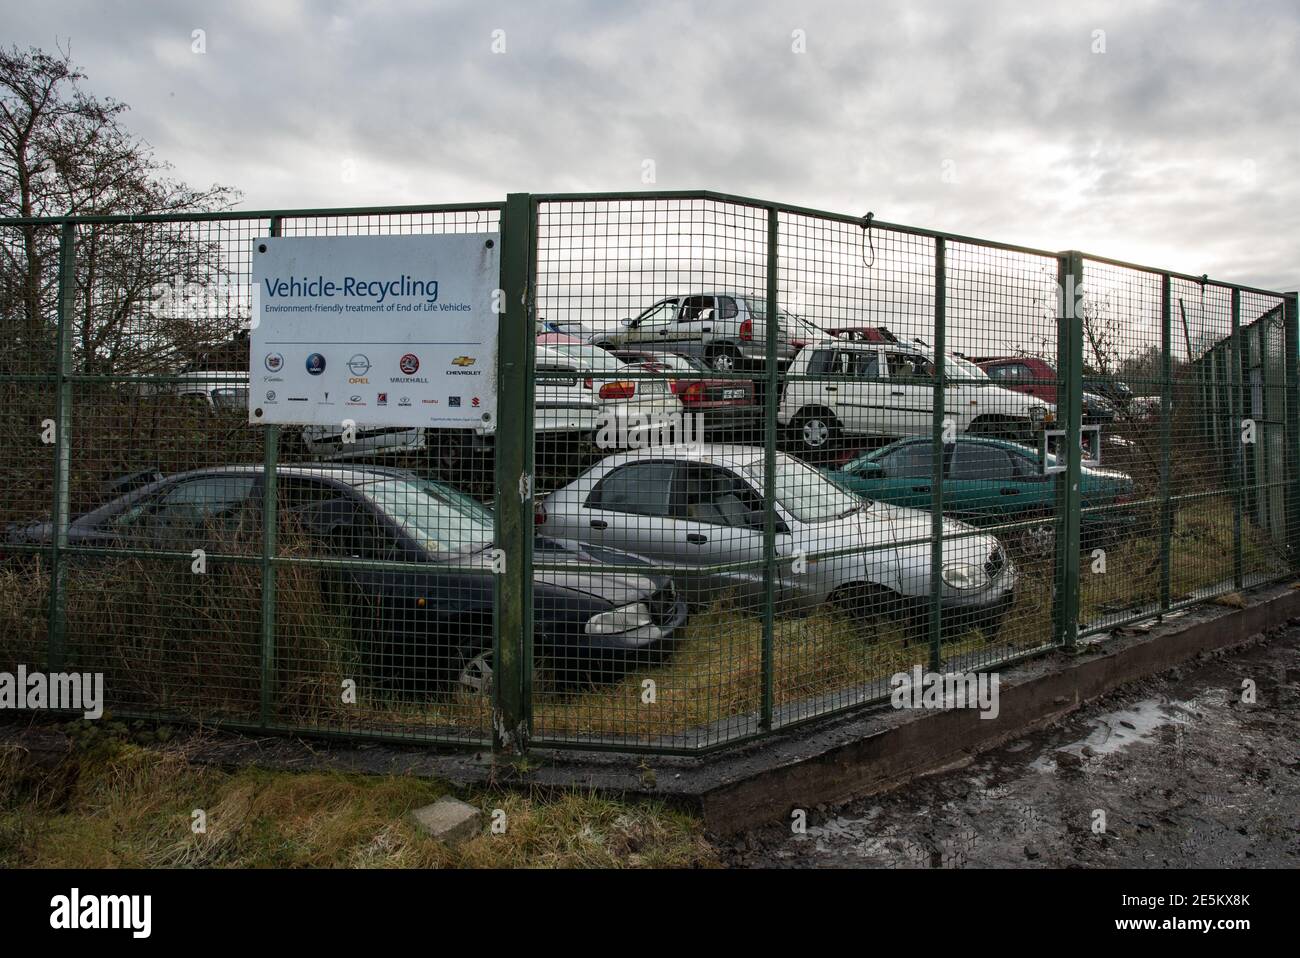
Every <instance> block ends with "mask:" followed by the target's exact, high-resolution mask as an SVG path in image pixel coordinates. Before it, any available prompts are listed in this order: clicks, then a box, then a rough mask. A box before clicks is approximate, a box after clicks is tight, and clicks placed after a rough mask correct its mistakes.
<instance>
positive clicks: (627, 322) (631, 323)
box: [619, 317, 638, 329]
mask: <svg viewBox="0 0 1300 958" xmlns="http://www.w3.org/2000/svg"><path fill="white" fill-rule="evenodd" d="M619 322H620V323H622V324H623V325H624V326H626V327H627V328H628V329H635V328H636V326H637V322H638V321H637V320H635V319H632V318H631V317H624V318H623V319H620V320H619Z"/></svg>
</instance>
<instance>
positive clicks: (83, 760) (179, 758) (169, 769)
mask: <svg viewBox="0 0 1300 958" xmlns="http://www.w3.org/2000/svg"><path fill="white" fill-rule="evenodd" d="M447 792H448V788H447V786H446V785H444V784H442V783H439V782H436V781H430V780H428V779H419V778H412V777H395V776H366V775H350V774H341V773H334V772H302V773H290V772H270V771H264V770H258V769H251V768H248V769H243V770H240V771H235V772H227V771H222V770H218V769H215V768H211V767H202V766H197V765H194V764H191V763H190V762H189V761H188V760H187V759H186V756H185V753H184V750H183V748H181V747H179V746H178V747H171V748H166V749H156V748H142V747H140V746H137V745H133V744H130V743H127V742H122V741H118V740H116V739H111V740H108V741H101V742H99V744H97V745H96V746H94V747H93V748H89V749H84V748H78V749H75V750H74V751H72V752H71V753H69V755H67V756H66V757H64V758H62V759H61V760H60V761H59V762H58V763H56V764H54V765H53V766H43V765H41V764H38V763H37V762H36V761H34V760H33V758H32V756H31V755H30V754H28V753H27V752H26V751H24V750H22V749H19V748H14V747H0V867H6V868H108V867H125V868H137V867H139V868H146V867H147V868H175V867H182V868H186V867H200V868H255V867H314V868H321V867H347V868H373V867H381V868H408V867H411V868H447V867H468V868H480V867H510V868H519V867H553V868H568V867H588V868H622V867H689V866H704V867H708V866H713V865H716V864H717V859H716V858H715V856H714V853H713V851H712V849H711V847H710V846H709V845H708V843H707V842H706V841H705V840H704V837H703V829H702V826H701V824H700V822H699V821H698V820H696V819H694V818H693V817H691V816H689V815H686V814H684V813H681V812H678V811H675V810H672V809H669V808H667V807H666V806H664V805H662V804H658V803H646V804H628V803H622V802H615V801H610V800H607V799H602V798H597V797H595V796H593V795H585V794H578V793H566V794H563V795H560V796H558V797H553V798H546V799H543V798H542V797H540V796H537V795H534V796H527V795H521V794H517V793H514V792H495V791H476V792H472V793H470V794H468V795H464V796H461V797H462V798H464V800H466V801H468V802H470V804H473V805H476V806H478V807H479V808H480V809H482V810H483V811H484V826H485V827H484V829H483V831H482V833H481V834H479V835H478V836H477V837H475V838H471V839H470V840H469V841H467V842H466V843H464V844H463V845H461V846H459V847H458V848H455V849H451V848H448V847H447V846H445V845H443V844H442V843H440V842H437V841H435V840H433V839H430V838H429V837H427V836H425V835H423V834H422V833H421V832H419V830H418V829H416V827H415V826H414V825H413V824H412V823H411V822H410V821H409V820H408V817H407V816H408V813H409V812H410V811H411V810H412V809H414V808H418V807H419V806H421V805H425V804H428V803H429V802H432V801H435V800H436V799H438V798H439V797H441V796H442V795H445V794H447ZM196 809H202V810H203V811H204V812H205V813H206V817H207V829H206V832H205V833H203V834H195V833H194V832H193V831H192V830H191V823H192V822H193V814H194V811H195V810H196ZM494 809H501V810H503V811H504V812H505V813H506V830H505V832H504V834H492V833H491V832H490V829H489V828H488V827H487V825H488V823H489V821H490V818H491V814H492V811H493V810H494Z"/></svg>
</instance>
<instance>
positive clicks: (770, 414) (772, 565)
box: [759, 207, 781, 731]
mask: <svg viewBox="0 0 1300 958" xmlns="http://www.w3.org/2000/svg"><path fill="white" fill-rule="evenodd" d="M779 231H780V214H779V213H778V212H777V210H776V207H771V208H770V209H768V211H767V326H766V332H767V345H766V350H767V363H766V366H765V368H764V375H765V377H766V380H767V381H766V383H765V386H764V394H763V489H764V499H765V500H766V502H765V503H764V508H763V650H762V663H761V667H762V672H763V691H762V703H761V707H760V712H759V715H760V718H759V727H760V728H762V729H763V730H764V731H766V730H768V729H770V728H771V727H772V710H773V699H774V697H775V688H776V676H775V674H774V673H775V663H774V661H773V645H774V639H775V635H774V632H775V629H776V576H777V564H776V428H777V425H776V409H777V398H778V397H777V393H778V391H779V389H780V383H779V382H778V380H777V368H776V366H777V362H776V356H777V333H778V330H777V325H776V324H777V315H778V314H777V304H776V300H777V294H778V292H779V286H780V282H779V281H780V272H779V270H780V253H781V238H780V232H779Z"/></svg>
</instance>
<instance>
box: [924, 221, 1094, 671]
mask: <svg viewBox="0 0 1300 958" xmlns="http://www.w3.org/2000/svg"><path fill="white" fill-rule="evenodd" d="M945 257H946V270H945V271H946V274H947V283H946V303H945V307H946V308H945V311H944V313H945V323H944V325H945V327H946V328H945V330H944V333H945V344H946V346H947V353H948V359H947V362H946V365H945V381H946V387H945V389H944V399H943V403H944V417H943V418H944V432H945V433H946V435H944V436H941V437H940V438H941V440H942V442H941V445H942V449H943V457H944V458H943V462H942V467H941V470H942V476H943V479H942V487H941V489H940V488H936V487H933V486H931V485H930V484H929V483H923V485H925V486H927V487H928V488H927V489H926V491H925V493H924V494H923V495H922V496H921V497H920V499H919V500H918V505H920V506H921V507H922V508H930V509H940V510H941V511H942V512H943V514H944V515H945V516H946V517H947V518H948V520H949V522H950V524H946V525H945V533H944V538H943V543H942V547H943V553H942V560H943V573H942V580H941V582H940V583H938V586H939V588H940V590H941V593H942V595H943V599H944V603H943V611H944V614H945V618H947V619H949V622H948V623H947V624H946V625H945V628H944V634H945V635H948V636H951V639H950V640H949V641H948V642H946V643H945V647H944V649H943V652H942V656H939V655H936V656H935V657H934V658H935V659H936V660H940V659H941V660H942V661H943V662H944V663H945V668H947V669H950V670H957V671H973V670H981V669H987V668H990V667H992V666H994V665H996V664H997V663H998V662H1001V661H1005V660H1007V659H1008V658H1012V657H1015V656H1017V655H1022V654H1025V653H1026V652H1028V651H1031V650H1034V649H1041V648H1043V647H1045V646H1048V645H1050V644H1051V643H1052V642H1053V641H1054V633H1053V616H1054V615H1055V613H1056V611H1057V609H1056V596H1057V587H1056V578H1057V575H1058V572H1057V551H1058V546H1059V544H1060V543H1061V542H1063V541H1064V540H1065V538H1066V522H1065V516H1064V514H1063V513H1062V512H1061V511H1060V509H1059V507H1058V503H1059V501H1060V492H1061V489H1060V487H1061V485H1062V483H1063V481H1064V476H1063V474H1062V473H1060V472H1057V471H1056V470H1055V467H1056V465H1057V464H1058V460H1059V459H1060V458H1061V454H1062V452H1063V450H1064V444H1065V442H1066V441H1068V438H1069V436H1072V435H1074V433H1073V432H1071V433H1068V434H1067V435H1060V436H1058V435H1056V433H1057V432H1059V431H1063V430H1066V429H1067V428H1068V424H1067V423H1064V422H1062V421H1060V418H1059V416H1058V409H1059V408H1060V406H1061V405H1062V401H1063V396H1062V393H1063V388H1064V385H1065V384H1064V381H1063V379H1062V373H1061V372H1060V371H1059V366H1058V353H1059V350H1060V342H1059V327H1060V315H1061V310H1062V309H1063V308H1065V306H1066V305H1068V302H1067V300H1068V296H1067V294H1066V291H1065V290H1063V289H1062V288H1061V286H1060V276H1059V271H1060V266H1059V262H1058V260H1057V258H1055V257H1049V256H1047V255H1044V254H1038V253H1032V252H1027V251H1024V250H1020V249H1014V248H1003V247H998V246H991V245H989V246H986V245H978V244H972V243H957V242H950V243H947V244H946V249H945ZM936 335H937V330H936ZM963 530H965V531H963ZM976 531H978V534H976ZM949 570H951V571H949ZM971 626H975V627H976V628H971Z"/></svg>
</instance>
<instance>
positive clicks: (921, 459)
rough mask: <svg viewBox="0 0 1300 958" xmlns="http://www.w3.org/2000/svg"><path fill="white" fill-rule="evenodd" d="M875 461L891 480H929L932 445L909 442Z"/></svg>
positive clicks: (932, 456) (932, 469) (932, 454)
mask: <svg viewBox="0 0 1300 958" xmlns="http://www.w3.org/2000/svg"><path fill="white" fill-rule="evenodd" d="M877 461H878V462H879V463H880V464H881V466H882V467H883V468H884V470H885V475H887V476H889V477H890V478H891V479H930V478H933V476H934V444H933V443H931V442H909V443H907V444H906V445H903V446H899V447H898V448H897V449H895V450H894V451H893V452H890V453H887V454H886V455H884V456H881V457H880V459H878V460H877Z"/></svg>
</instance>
